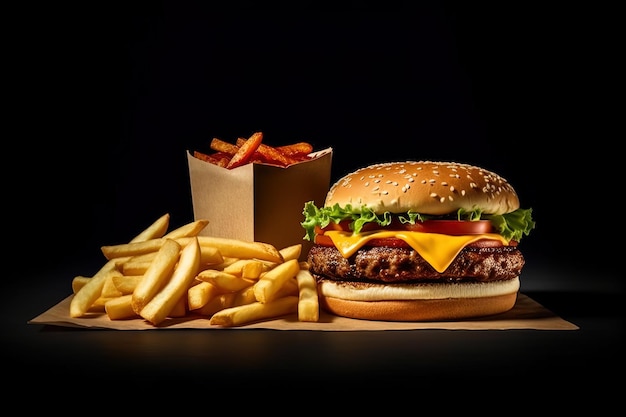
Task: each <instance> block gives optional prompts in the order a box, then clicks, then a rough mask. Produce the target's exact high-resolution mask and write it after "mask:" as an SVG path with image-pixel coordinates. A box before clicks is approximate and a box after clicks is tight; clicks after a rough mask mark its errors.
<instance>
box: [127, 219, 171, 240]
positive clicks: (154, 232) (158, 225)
mask: <svg viewBox="0 0 626 417" xmlns="http://www.w3.org/2000/svg"><path fill="white" fill-rule="evenodd" d="M169 225H170V215H169V213H165V214H164V215H162V216H161V217H159V218H158V219H156V220H155V222H154V223H152V224H151V225H150V226H148V228H146V229H145V230H144V231H143V232H141V233H139V234H138V235H137V236H135V237H134V238H132V239H131V241H130V243H135V242H143V241H146V240H151V239H156V238H159V237H162V236H163V235H164V234H165V232H166V231H167V228H168V227H169Z"/></svg>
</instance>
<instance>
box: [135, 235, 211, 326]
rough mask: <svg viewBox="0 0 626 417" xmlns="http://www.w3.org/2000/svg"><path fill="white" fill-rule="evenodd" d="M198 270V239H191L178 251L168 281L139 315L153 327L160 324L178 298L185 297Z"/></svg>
mask: <svg viewBox="0 0 626 417" xmlns="http://www.w3.org/2000/svg"><path fill="white" fill-rule="evenodd" d="M155 261H156V259H155ZM199 268H200V245H199V244H198V239H197V238H193V240H192V241H191V242H190V243H189V244H187V246H185V247H183V248H182V249H181V250H180V257H179V260H178V264H177V265H176V267H175V268H174V272H173V273H172V276H171V278H170V280H169V281H168V282H167V283H166V284H165V286H164V287H163V288H162V289H161V290H160V291H159V292H158V293H157V294H156V295H155V296H154V297H153V298H152V299H151V300H150V301H149V302H148V304H146V306H145V307H144V308H142V309H141V312H140V313H139V315H140V316H141V317H143V318H144V319H146V320H148V321H149V322H150V323H152V324H154V325H158V324H160V323H161V322H162V321H163V320H165V318H166V317H167V316H168V315H169V314H170V313H171V311H172V309H173V308H174V307H175V305H176V303H178V301H179V300H180V298H181V297H183V295H185V292H186V291H187V290H188V289H189V287H190V286H191V284H192V282H193V280H194V278H195V277H196V275H197V274H198V270H199ZM133 296H134V293H133ZM133 308H134V307H133Z"/></svg>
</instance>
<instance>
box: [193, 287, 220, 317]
mask: <svg viewBox="0 0 626 417" xmlns="http://www.w3.org/2000/svg"><path fill="white" fill-rule="evenodd" d="M218 294H220V289H219V288H218V287H216V286H215V285H213V284H211V283H210V282H204V281H202V282H200V283H199V284H197V285H194V286H193V287H191V288H189V289H188V290H187V305H188V306H189V310H197V309H199V308H201V307H204V306H205V305H206V304H207V303H208V302H209V301H210V300H211V299H212V298H214V297H216V296H217V295H218Z"/></svg>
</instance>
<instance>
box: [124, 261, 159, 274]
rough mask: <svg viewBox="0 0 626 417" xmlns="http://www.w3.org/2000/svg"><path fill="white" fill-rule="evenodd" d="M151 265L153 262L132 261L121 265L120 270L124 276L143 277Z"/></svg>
mask: <svg viewBox="0 0 626 417" xmlns="http://www.w3.org/2000/svg"><path fill="white" fill-rule="evenodd" d="M152 264H153V261H142V262H135V261H133V260H129V261H128V262H124V263H123V264H122V265H121V269H122V273H123V274H124V275H143V274H145V273H146V271H147V270H148V268H150V265H152Z"/></svg>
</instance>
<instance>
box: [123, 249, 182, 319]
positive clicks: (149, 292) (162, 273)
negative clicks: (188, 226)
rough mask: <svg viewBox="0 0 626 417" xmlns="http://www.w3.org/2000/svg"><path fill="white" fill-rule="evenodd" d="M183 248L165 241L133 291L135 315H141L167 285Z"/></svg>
mask: <svg viewBox="0 0 626 417" xmlns="http://www.w3.org/2000/svg"><path fill="white" fill-rule="evenodd" d="M180 255H181V247H180V245H179V244H178V242H176V241H175V240H172V239H165V243H164V244H163V246H161V248H160V249H159V252H158V253H157V255H156V257H155V258H154V261H152V263H151V264H150V266H149V267H148V269H147V270H146V272H145V273H144V274H143V278H142V279H141V280H140V281H139V283H138V284H137V286H136V287H135V290H134V291H133V297H132V306H133V310H134V311H135V313H137V314H140V313H141V311H142V310H143V308H144V307H145V306H146V305H147V304H148V303H149V302H150V300H152V298H153V297H154V296H155V295H156V294H157V293H158V292H159V290H160V289H161V288H162V287H163V286H164V285H165V284H166V283H167V281H168V279H169V278H170V276H171V274H172V271H173V270H174V267H175V265H176V262H178V261H179V256H180Z"/></svg>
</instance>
